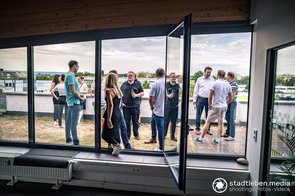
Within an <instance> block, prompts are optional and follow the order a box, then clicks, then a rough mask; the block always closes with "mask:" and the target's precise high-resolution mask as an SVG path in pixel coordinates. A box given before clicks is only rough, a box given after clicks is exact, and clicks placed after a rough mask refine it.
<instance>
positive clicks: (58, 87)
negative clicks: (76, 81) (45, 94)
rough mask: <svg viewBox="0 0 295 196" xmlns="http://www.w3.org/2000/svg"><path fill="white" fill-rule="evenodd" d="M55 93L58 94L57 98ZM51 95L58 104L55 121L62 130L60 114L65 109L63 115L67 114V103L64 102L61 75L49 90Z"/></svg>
mask: <svg viewBox="0 0 295 196" xmlns="http://www.w3.org/2000/svg"><path fill="white" fill-rule="evenodd" d="M55 92H58V94H59V96H58V97H57V96H56V95H55ZM51 94H52V96H53V97H54V99H56V100H57V102H58V104H57V105H58V112H57V119H58V125H59V126H60V127H61V128H62V127H63V126H62V114H63V109H64V107H65V115H66V114H67V109H68V107H67V101H66V90H65V75H64V74H61V75H60V76H59V83H58V84H57V85H56V86H55V87H54V88H53V89H52V90H51Z"/></svg>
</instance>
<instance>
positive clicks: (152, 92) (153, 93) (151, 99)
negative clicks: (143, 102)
mask: <svg viewBox="0 0 295 196" xmlns="http://www.w3.org/2000/svg"><path fill="white" fill-rule="evenodd" d="M155 96H156V87H155V86H154V85H153V86H152V88H151V90H150V96H149V104H150V109H151V110H153V109H154V103H155Z"/></svg>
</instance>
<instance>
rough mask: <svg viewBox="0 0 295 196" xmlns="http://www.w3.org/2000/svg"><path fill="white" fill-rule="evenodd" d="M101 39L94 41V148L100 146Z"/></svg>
mask: <svg viewBox="0 0 295 196" xmlns="http://www.w3.org/2000/svg"><path fill="white" fill-rule="evenodd" d="M101 52H102V51H101V40H96V42H95V96H94V100H95V104H94V106H95V109H94V111H95V114H94V116H95V120H94V121H95V148H96V149H100V148H101V140H100V133H101V131H100V127H101V121H100V119H101V113H100V108H101Z"/></svg>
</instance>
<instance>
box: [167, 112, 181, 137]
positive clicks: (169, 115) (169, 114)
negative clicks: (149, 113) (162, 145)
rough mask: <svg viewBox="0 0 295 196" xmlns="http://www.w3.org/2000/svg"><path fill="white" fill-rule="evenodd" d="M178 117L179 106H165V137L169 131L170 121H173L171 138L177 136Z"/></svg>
mask: <svg viewBox="0 0 295 196" xmlns="http://www.w3.org/2000/svg"><path fill="white" fill-rule="evenodd" d="M177 117H178V107H176V108H175V107H165V133H164V134H165V137H166V135H167V132H168V127H169V122H171V129H170V139H172V138H175V130H176V122H177Z"/></svg>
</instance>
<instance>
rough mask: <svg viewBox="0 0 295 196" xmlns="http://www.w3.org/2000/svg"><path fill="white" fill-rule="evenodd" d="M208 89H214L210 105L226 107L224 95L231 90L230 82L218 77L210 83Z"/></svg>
mask: <svg viewBox="0 0 295 196" xmlns="http://www.w3.org/2000/svg"><path fill="white" fill-rule="evenodd" d="M210 90H213V91H214V95H213V101H212V107H214V108H224V107H227V104H226V97H227V96H228V93H230V92H232V88H231V86H230V84H229V83H228V82H227V81H225V80H223V79H218V80H216V81H215V82H213V83H212V84H211V87H210Z"/></svg>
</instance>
